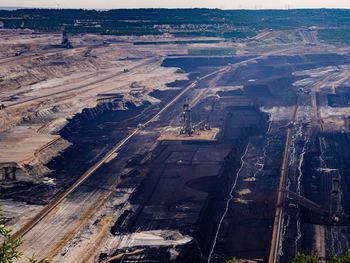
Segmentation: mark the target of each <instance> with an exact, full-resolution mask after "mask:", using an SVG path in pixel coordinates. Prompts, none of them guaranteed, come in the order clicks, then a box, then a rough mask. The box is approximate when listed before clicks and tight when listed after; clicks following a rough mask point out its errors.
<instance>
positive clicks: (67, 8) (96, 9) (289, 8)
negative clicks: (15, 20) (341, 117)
mask: <svg viewBox="0 0 350 263" xmlns="http://www.w3.org/2000/svg"><path fill="white" fill-rule="evenodd" d="M23 9H24V10H25V9H43V10H44V9H48V10H95V11H110V10H133V9H134V10H140V9H146V10H147V9H149V10H154V9H159V10H161V9H167V10H176V9H206V10H222V11H272V10H276V11H278V10H280V11H282V10H283V11H288V10H321V9H323V10H350V7H286V8H218V7H217V8H216V7H215V8H214V7H120V8H93V7H89V8H84V7H38V6H32V7H31V6H0V10H2V11H16V10H23Z"/></svg>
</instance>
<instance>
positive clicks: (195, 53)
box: [188, 48, 236, 56]
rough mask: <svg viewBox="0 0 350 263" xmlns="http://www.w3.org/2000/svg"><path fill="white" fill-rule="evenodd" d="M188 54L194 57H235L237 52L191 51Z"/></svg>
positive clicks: (215, 49) (227, 50)
mask: <svg viewBox="0 0 350 263" xmlns="http://www.w3.org/2000/svg"><path fill="white" fill-rule="evenodd" d="M188 54H189V55H193V56H229V55H235V54H236V51H235V50H233V49H229V48H227V49H226V48H213V49H189V50H188Z"/></svg>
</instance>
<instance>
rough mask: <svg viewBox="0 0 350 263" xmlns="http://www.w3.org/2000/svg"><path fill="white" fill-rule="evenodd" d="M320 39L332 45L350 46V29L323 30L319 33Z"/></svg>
mask: <svg viewBox="0 0 350 263" xmlns="http://www.w3.org/2000/svg"><path fill="white" fill-rule="evenodd" d="M318 38H319V39H320V41H322V42H326V43H330V44H350V28H337V29H335V28H334V29H323V30H320V31H319V32H318Z"/></svg>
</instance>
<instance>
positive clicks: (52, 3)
mask: <svg viewBox="0 0 350 263" xmlns="http://www.w3.org/2000/svg"><path fill="white" fill-rule="evenodd" d="M0 6H2V7H41V8H47V7H49V8H86V9H90V8H98V9H117V8H158V7H163V8H186V7H188V8H192V7H206V8H220V9H287V8H350V0H0Z"/></svg>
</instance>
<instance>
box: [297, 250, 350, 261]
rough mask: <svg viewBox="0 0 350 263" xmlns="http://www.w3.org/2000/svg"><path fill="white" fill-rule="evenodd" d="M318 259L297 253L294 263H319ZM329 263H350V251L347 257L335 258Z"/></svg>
mask: <svg viewBox="0 0 350 263" xmlns="http://www.w3.org/2000/svg"><path fill="white" fill-rule="evenodd" d="M318 262H319V260H318V257H317V256H316V255H314V254H313V255H305V254H303V253H299V252H298V253H297V255H296V257H295V258H294V259H293V261H292V263H318ZM328 263H350V249H349V250H348V253H347V254H346V255H345V256H340V257H333V258H332V259H331V260H329V261H328Z"/></svg>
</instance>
